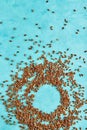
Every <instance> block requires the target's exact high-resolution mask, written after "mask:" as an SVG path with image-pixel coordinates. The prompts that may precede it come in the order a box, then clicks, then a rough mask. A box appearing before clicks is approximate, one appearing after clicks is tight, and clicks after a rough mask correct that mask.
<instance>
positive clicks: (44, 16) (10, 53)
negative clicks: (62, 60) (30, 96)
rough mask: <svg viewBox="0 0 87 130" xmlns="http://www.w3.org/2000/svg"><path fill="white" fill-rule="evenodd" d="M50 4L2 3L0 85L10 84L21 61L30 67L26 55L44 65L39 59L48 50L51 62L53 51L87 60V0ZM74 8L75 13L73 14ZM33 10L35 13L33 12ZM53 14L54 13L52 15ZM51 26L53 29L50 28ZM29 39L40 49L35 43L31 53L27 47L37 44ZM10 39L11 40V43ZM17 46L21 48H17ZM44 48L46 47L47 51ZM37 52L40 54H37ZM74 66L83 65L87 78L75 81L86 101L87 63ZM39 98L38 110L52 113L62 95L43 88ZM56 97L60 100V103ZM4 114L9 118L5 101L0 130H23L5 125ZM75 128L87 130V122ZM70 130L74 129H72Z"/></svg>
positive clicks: (5, 0)
mask: <svg viewBox="0 0 87 130" xmlns="http://www.w3.org/2000/svg"><path fill="white" fill-rule="evenodd" d="M48 1H49V2H48V3H46V1H45V0H0V54H1V55H2V56H1V57H0V83H2V82H3V81H4V80H6V79H7V80H9V84H11V82H12V81H11V78H10V76H9V75H10V73H11V70H13V71H14V73H15V72H16V71H17V70H16V64H17V63H18V62H20V61H21V60H23V61H25V62H28V64H30V62H29V61H28V60H27V58H26V57H24V54H26V55H27V56H29V55H31V56H32V59H34V60H35V63H36V64H38V63H40V62H42V61H37V60H36V59H37V58H38V57H39V56H41V54H42V50H44V51H45V53H46V54H45V56H46V57H47V59H48V60H50V57H49V56H48V53H49V52H50V53H51V52H52V50H55V51H65V50H66V49H67V48H69V49H70V50H69V52H68V55H69V54H71V53H76V54H77V55H78V56H82V57H85V59H86V60H87V53H84V50H87V0H48ZM85 8H86V9H85ZM74 9H75V10H76V11H74ZM32 10H34V12H33V11H32ZM48 10H49V11H48ZM53 11H54V12H55V13H52V12H53ZM64 19H66V20H67V21H68V23H67V25H66V26H64V23H65V22H64ZM36 23H38V25H35V24H36ZM51 26H52V30H51V29H50V27H51ZM63 27H64V29H63ZM15 28H16V29H15ZM39 28H41V29H39ZM78 30H79V32H78ZM76 32H78V34H76ZM24 34H27V36H26V37H24ZM37 35H38V37H37ZM12 36H14V38H12ZM26 39H34V41H37V43H38V44H40V47H39V46H38V45H37V44H35V46H34V47H33V49H32V50H28V49H27V48H28V47H29V46H32V44H33V42H34V41H32V40H31V41H30V40H26ZM9 40H12V42H11V41H9ZM51 41H52V43H51ZM48 43H51V44H52V48H49V47H48V46H47V45H46V44H48ZM17 46H20V48H17ZM43 46H46V47H45V48H44V47H43ZM37 50H38V51H39V53H37V54H35V51H37ZM17 51H19V52H20V53H18V54H17V56H16V57H15V56H14V53H16V52H17ZM6 57H9V58H10V59H14V64H13V66H11V65H10V62H9V61H6V60H5V58H6ZM53 57H57V56H56V55H55V54H54V55H53ZM74 63H75V65H74V68H76V67H77V65H82V66H83V67H82V68H81V72H82V73H83V74H84V77H83V78H79V77H78V76H77V75H76V77H75V78H76V80H77V82H78V83H80V84H81V85H83V86H84V87H85V92H84V95H85V99H87V63H86V64H83V63H82V62H80V61H79V62H78V61H77V62H76V61H74ZM23 66H25V65H23ZM74 68H73V69H74ZM0 85H1V84H0ZM6 89H7V86H5V87H4V88H3V87H1V86H0V92H1V93H3V95H5V90H6ZM42 91H44V92H45V95H47V96H48V95H49V96H50V99H48V98H47V96H46V97H45V98H46V99H45V100H46V101H47V100H50V101H49V105H50V106H48V108H47V107H46V108H45V106H44V104H45V103H46V102H45V101H43V96H44V93H43V95H41V92H42ZM51 92H52V93H51ZM53 93H55V95H53V96H51V94H53ZM39 94H40V95H39ZM36 96H37V99H36V100H35V101H36V103H35V104H34V105H35V106H36V105H37V107H39V108H40V109H43V110H44V111H46V109H47V111H51V110H53V109H54V108H55V107H56V106H57V105H58V104H59V103H58V102H59V99H60V98H58V97H59V95H58V93H56V91H55V90H51V88H49V89H48V91H47V90H46V91H45V90H43V87H42V90H39V92H38V95H36ZM39 96H42V98H41V99H40V100H39V99H38V97H39ZM51 98H52V99H51ZM55 98H58V102H57V101H56V100H55ZM37 100H39V101H37ZM52 101H53V106H52ZM39 102H40V103H39ZM41 102H44V103H43V104H42V106H40V105H41ZM84 109H87V105H84V106H83V107H81V110H84ZM81 114H82V115H83V117H84V116H85V114H84V112H83V113H81ZM1 115H4V116H5V117H6V116H7V112H6V109H5V107H4V105H3V103H2V101H0V130H12V129H14V130H20V129H19V124H16V125H12V126H11V125H8V124H6V123H5V122H4V120H3V119H2V118H1ZM13 120H16V119H13ZM75 127H77V128H78V129H79V127H82V130H85V128H87V121H86V120H84V118H83V119H82V121H79V122H78V123H77V124H76V125H75ZM70 130H72V127H71V128H70Z"/></svg>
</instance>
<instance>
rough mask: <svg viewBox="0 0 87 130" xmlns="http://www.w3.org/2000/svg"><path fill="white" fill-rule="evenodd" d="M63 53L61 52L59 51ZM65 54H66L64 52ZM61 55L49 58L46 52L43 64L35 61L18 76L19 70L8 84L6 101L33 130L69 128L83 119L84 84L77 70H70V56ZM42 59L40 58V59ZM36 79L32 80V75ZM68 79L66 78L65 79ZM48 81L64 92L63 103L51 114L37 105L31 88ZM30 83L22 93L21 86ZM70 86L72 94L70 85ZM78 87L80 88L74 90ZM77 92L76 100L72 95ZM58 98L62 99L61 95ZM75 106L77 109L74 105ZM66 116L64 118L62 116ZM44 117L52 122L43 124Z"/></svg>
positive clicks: (9, 108) (38, 86)
mask: <svg viewBox="0 0 87 130" xmlns="http://www.w3.org/2000/svg"><path fill="white" fill-rule="evenodd" d="M59 53H60V52H59ZM61 57H62V58H64V55H63V54H61ZM72 57H73V55H71V56H70V57H68V59H66V60H64V61H63V60H62V58H59V59H58V60H56V61H55V62H54V63H53V62H49V61H48V60H47V59H46V57H45V56H43V55H42V56H41V57H40V58H39V59H44V62H43V63H41V64H37V65H36V64H34V63H33V64H31V65H30V66H26V67H25V68H24V69H22V71H23V74H22V77H21V78H19V77H18V73H16V75H15V76H14V78H13V79H12V80H13V84H11V85H9V86H8V90H7V96H8V97H9V98H8V99H7V101H4V104H5V106H6V109H7V111H8V112H10V113H11V112H12V113H13V114H14V115H15V117H16V119H17V120H18V121H19V123H21V124H24V125H27V126H28V128H29V130H35V129H36V130H43V129H44V130H56V129H59V128H63V129H64V130H68V129H69V128H70V126H72V125H73V124H75V123H76V121H78V120H81V119H80V117H79V113H80V111H79V108H80V107H81V106H82V105H83V104H84V100H83V99H81V98H80V97H81V96H80V94H81V93H80V90H81V87H82V86H81V85H79V84H77V83H76V80H75V79H74V76H75V71H69V67H68V64H69V59H71V58H72ZM39 59H38V60H39ZM32 77H34V78H33V80H30V78H32ZM65 79H66V81H64V80H65ZM44 84H51V85H53V86H55V87H56V89H57V91H59V92H60V95H61V105H59V106H58V107H57V108H56V109H55V110H54V112H51V113H50V114H47V113H44V112H42V111H40V110H39V109H38V108H35V107H33V101H34V96H35V95H34V94H31V91H33V92H37V91H38V89H39V88H40V87H41V86H42V85H44ZM24 85H25V86H26V89H25V91H24V93H23V94H22V97H21V98H19V97H20V95H19V94H18V92H19V90H21V89H22V88H23V87H25V86H24ZM68 87H69V88H70V91H71V94H69V92H68V90H67V88H68ZM76 88H78V89H79V92H75V91H74V90H75V89H76ZM29 93H30V95H29ZM71 95H73V98H74V101H71V99H70V96H71ZM57 100H58V99H57ZM71 107H73V109H71ZM62 116H63V118H62ZM42 121H46V122H49V123H48V124H42Z"/></svg>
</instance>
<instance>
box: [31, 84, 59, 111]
mask: <svg viewBox="0 0 87 130" xmlns="http://www.w3.org/2000/svg"><path fill="white" fill-rule="evenodd" d="M58 105H60V93H59V92H58V91H57V90H56V87H55V86H52V85H48V84H45V85H43V86H41V87H40V88H39V90H38V92H36V93H35V97H34V102H33V106H34V107H35V108H38V109H39V110H41V111H42V112H45V113H51V112H53V111H54V110H55V109H56V108H57V106H58Z"/></svg>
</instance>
